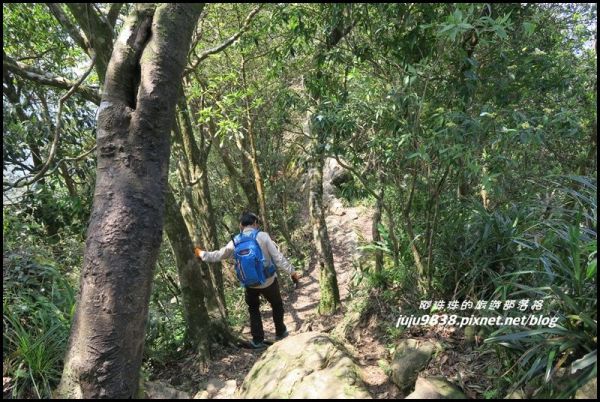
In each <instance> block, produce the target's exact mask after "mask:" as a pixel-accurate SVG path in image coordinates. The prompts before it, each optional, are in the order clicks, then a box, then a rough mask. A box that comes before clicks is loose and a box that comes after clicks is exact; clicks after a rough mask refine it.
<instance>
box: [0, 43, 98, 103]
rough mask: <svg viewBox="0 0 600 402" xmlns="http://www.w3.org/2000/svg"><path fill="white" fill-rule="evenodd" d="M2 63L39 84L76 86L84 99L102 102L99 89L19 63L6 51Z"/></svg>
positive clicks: (15, 72)
mask: <svg viewBox="0 0 600 402" xmlns="http://www.w3.org/2000/svg"><path fill="white" fill-rule="evenodd" d="M93 64H94V63H92V65H93ZM2 65H3V67H5V68H6V69H7V70H9V71H11V72H13V73H14V74H17V75H19V76H21V77H23V78H25V79H28V80H31V81H34V82H37V83H39V84H43V85H48V86H51V87H55V88H61V89H72V88H75V90H76V91H77V92H78V93H80V94H81V96H82V97H83V98H84V99H86V100H88V101H90V102H92V103H95V104H96V105H99V104H100V94H99V92H98V90H96V89H94V88H91V87H88V86H84V85H80V84H81V83H79V84H78V83H77V82H73V81H69V80H68V79H66V78H64V77H59V76H57V75H54V74H52V73H48V72H44V71H40V70H38V69H36V68H34V67H30V66H28V65H26V64H23V63H19V62H18V61H15V60H13V59H12V58H10V57H9V56H7V55H6V53H4V58H3V60H2ZM86 76H87V75H86ZM76 84H77V85H76Z"/></svg>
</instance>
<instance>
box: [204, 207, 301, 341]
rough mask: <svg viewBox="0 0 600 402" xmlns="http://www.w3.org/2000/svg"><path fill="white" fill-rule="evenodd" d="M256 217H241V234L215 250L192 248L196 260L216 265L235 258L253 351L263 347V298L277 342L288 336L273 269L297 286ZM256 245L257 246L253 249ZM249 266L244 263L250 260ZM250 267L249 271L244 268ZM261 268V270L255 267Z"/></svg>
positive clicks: (293, 273)
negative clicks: (286, 273)
mask: <svg viewBox="0 0 600 402" xmlns="http://www.w3.org/2000/svg"><path fill="white" fill-rule="evenodd" d="M259 223H260V222H259V219H258V217H257V216H256V215H255V214H253V213H250V212H245V213H243V214H242V215H241V216H240V233H239V234H238V235H236V236H232V239H231V241H230V242H229V243H227V245H226V246H225V247H223V248H221V249H220V250H217V251H205V250H202V249H201V248H200V247H196V248H195V249H194V253H195V255H196V256H197V257H199V258H200V259H202V260H203V261H205V262H218V261H221V260H224V259H227V258H230V257H232V256H234V257H235V270H236V274H237V276H238V279H239V280H240V282H241V283H242V285H243V286H244V288H245V291H246V304H247V305H248V312H249V313H250V332H251V333H252V341H251V342H250V344H251V345H252V347H253V348H255V349H262V348H265V347H266V345H265V343H264V338H265V334H264V331H263V325H262V317H261V315H260V309H259V307H260V300H259V296H260V295H262V296H263V297H264V298H265V299H266V300H267V301H268V302H269V303H270V304H271V308H272V309H273V322H274V323H275V335H276V339H277V340H281V339H283V338H285V337H286V336H288V331H287V328H286V326H285V324H284V323H283V301H282V300H281V293H280V292H279V283H278V281H277V273H276V268H275V267H278V268H282V269H285V270H286V271H287V272H288V273H289V274H290V275H291V278H292V281H293V282H294V287H296V288H297V287H298V284H299V282H298V274H297V273H296V272H295V270H294V268H293V267H292V265H291V264H290V262H289V261H288V260H287V259H286V258H285V257H284V256H283V254H281V252H280V251H279V249H278V248H277V245H276V244H275V243H274V242H273V240H271V237H270V236H269V234H268V233H266V232H261V231H260V230H259V229H258V227H259ZM256 246H258V247H256ZM250 257H251V258H252V260H251V263H246V261H248V260H249V258H250ZM248 266H250V268H247V267H248ZM258 267H260V269H259V268H258Z"/></svg>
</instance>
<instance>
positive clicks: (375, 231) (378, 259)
mask: <svg viewBox="0 0 600 402" xmlns="http://www.w3.org/2000/svg"><path fill="white" fill-rule="evenodd" d="M379 181H380V185H381V191H380V192H379V197H378V198H377V202H376V203H375V212H374V213H373V226H372V228H371V233H372V235H373V243H377V242H381V234H380V233H379V225H380V224H381V213H382V209H383V191H384V189H385V185H384V182H383V175H380V177H379ZM382 271H383V251H382V250H376V251H375V272H377V273H381V272H382Z"/></svg>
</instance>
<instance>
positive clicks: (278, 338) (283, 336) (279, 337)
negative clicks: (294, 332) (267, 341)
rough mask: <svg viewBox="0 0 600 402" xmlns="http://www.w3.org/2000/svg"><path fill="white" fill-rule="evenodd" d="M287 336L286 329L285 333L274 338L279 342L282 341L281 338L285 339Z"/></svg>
mask: <svg viewBox="0 0 600 402" xmlns="http://www.w3.org/2000/svg"><path fill="white" fill-rule="evenodd" d="M288 335H289V332H287V329H286V330H285V332H284V333H283V334H281V335H277V336H276V337H275V339H277V340H278V341H280V340H282V339H283V338H285V337H286V336H288Z"/></svg>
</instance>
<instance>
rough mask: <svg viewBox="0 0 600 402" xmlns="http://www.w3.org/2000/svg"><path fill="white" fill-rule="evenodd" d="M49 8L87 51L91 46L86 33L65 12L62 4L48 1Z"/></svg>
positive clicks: (78, 44) (77, 42)
mask: <svg viewBox="0 0 600 402" xmlns="http://www.w3.org/2000/svg"><path fill="white" fill-rule="evenodd" d="M47 6H48V8H49V9H50V12H51V13H52V15H54V17H55V18H56V19H57V20H58V22H59V23H60V25H62V27H63V28H65V29H66V30H67V33H68V34H69V36H70V37H71V39H73V41H74V42H75V43H76V44H77V46H79V47H80V48H82V49H83V50H84V51H85V52H86V53H87V52H88V49H89V48H90V47H91V46H90V44H89V42H88V41H87V39H86V38H85V35H84V33H83V32H82V31H81V30H80V29H79V28H77V27H76V26H75V24H73V23H72V22H71V20H70V19H69V17H68V16H67V14H65V12H64V11H63V9H62V6H61V5H60V4H59V3H48V4H47Z"/></svg>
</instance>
